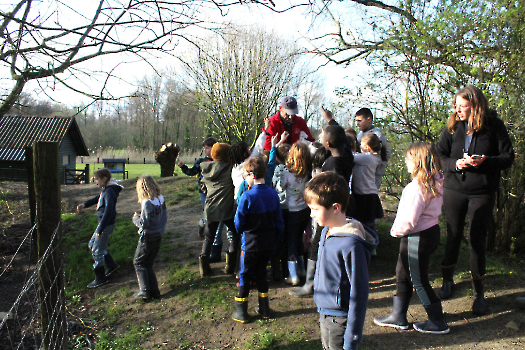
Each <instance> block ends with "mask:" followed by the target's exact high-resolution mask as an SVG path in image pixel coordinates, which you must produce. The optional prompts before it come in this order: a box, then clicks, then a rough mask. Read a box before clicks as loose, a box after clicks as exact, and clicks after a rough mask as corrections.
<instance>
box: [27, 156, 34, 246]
mask: <svg viewBox="0 0 525 350" xmlns="http://www.w3.org/2000/svg"><path fill="white" fill-rule="evenodd" d="M25 156H26V169H27V194H28V195H29V217H30V218H31V225H34V224H35V220H36V198H35V176H34V174H33V147H31V146H27V147H25ZM33 238H34V239H36V236H33Z"/></svg>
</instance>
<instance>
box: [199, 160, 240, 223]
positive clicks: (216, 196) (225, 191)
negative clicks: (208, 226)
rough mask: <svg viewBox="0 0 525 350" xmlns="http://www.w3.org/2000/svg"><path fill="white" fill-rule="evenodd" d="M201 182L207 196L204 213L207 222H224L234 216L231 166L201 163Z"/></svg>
mask: <svg viewBox="0 0 525 350" xmlns="http://www.w3.org/2000/svg"><path fill="white" fill-rule="evenodd" d="M201 171H202V182H203V183H204V185H206V189H207V190H208V194H207V195H206V202H205V206H204V213H205V215H206V220H208V221H213V222H217V221H225V220H229V219H232V218H233V216H234V215H235V211H234V206H233V205H234V199H233V189H234V187H233V182H232V177H231V173H232V166H231V165H230V163H228V162H221V161H212V162H206V163H201Z"/></svg>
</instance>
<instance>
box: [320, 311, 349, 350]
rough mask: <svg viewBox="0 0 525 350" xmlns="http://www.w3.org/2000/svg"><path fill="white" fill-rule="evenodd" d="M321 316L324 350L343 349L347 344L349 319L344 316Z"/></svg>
mask: <svg viewBox="0 0 525 350" xmlns="http://www.w3.org/2000/svg"><path fill="white" fill-rule="evenodd" d="M319 316H320V317H319V324H320V326H321V343H322V344H323V349H324V350H328V349H330V350H331V349H342V348H343V344H344V342H345V331H346V323H347V318H346V317H343V316H329V315H319Z"/></svg>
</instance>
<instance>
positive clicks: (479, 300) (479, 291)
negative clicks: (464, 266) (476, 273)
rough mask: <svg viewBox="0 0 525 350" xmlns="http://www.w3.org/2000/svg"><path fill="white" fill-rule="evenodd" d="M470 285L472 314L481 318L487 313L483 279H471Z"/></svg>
mask: <svg viewBox="0 0 525 350" xmlns="http://www.w3.org/2000/svg"><path fill="white" fill-rule="evenodd" d="M472 285H473V287H474V303H473V304H472V313H473V314H474V315H476V316H483V315H485V314H486V313H487V305H486V304H485V294H484V287H485V280H484V278H483V277H481V278H474V277H472Z"/></svg>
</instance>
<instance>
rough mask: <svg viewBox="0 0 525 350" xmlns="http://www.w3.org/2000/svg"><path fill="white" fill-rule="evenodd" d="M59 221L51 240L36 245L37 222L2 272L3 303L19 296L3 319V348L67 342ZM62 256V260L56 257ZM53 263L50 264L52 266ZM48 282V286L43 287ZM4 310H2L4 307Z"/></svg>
mask: <svg viewBox="0 0 525 350" xmlns="http://www.w3.org/2000/svg"><path fill="white" fill-rule="evenodd" d="M59 228H60V224H59V226H57V227H56V228H55V230H54V233H53V235H52V237H51V243H50V244H49V245H48V246H47V247H45V250H44V249H40V251H41V253H40V257H38V254H37V249H36V248H35V245H36V244H35V240H34V237H35V235H34V233H35V232H36V225H34V226H33V227H32V228H31V229H30V230H29V232H27V234H26V235H25V237H24V238H23V240H22V242H21V243H20V245H19V247H18V249H17V250H16V252H15V253H14V254H13V255H12V256H11V257H10V258H8V259H6V260H9V261H7V262H6V263H5V264H4V265H3V266H2V268H3V269H2V272H1V273H0V285H1V286H2V287H0V290H3V292H2V293H1V295H2V298H5V299H4V303H3V305H6V302H11V301H10V299H12V298H14V297H15V295H16V298H15V300H14V302H12V306H11V307H10V308H9V310H8V311H7V312H3V313H2V320H1V323H0V349H2V350H4V349H41V348H43V349H63V348H64V345H65V344H66V342H67V339H66V338H67V331H65V330H66V329H67V321H66V317H65V311H66V310H65V293H64V288H63V284H62V285H61V283H59V282H58V281H59V280H60V279H62V278H63V276H64V269H63V264H62V260H61V259H56V256H57V255H56V254H54V253H55V250H56V249H57V247H58V246H59V244H58V243H59V242H57V239H58V237H59V235H58V232H59ZM56 260H59V261H56ZM50 267H51V268H50ZM44 286H45V288H44ZM2 311H3V310H2Z"/></svg>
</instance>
